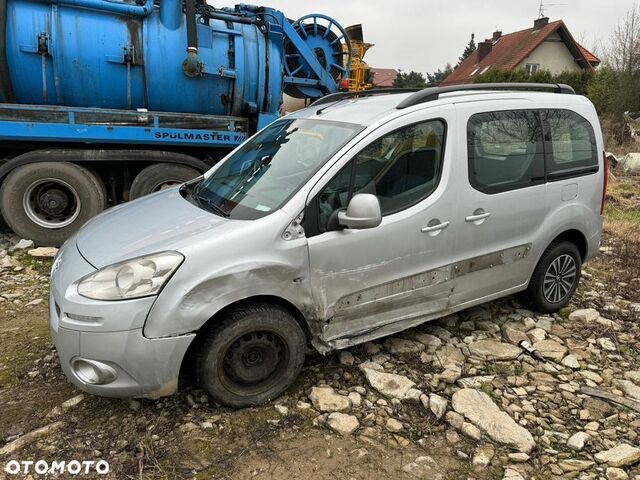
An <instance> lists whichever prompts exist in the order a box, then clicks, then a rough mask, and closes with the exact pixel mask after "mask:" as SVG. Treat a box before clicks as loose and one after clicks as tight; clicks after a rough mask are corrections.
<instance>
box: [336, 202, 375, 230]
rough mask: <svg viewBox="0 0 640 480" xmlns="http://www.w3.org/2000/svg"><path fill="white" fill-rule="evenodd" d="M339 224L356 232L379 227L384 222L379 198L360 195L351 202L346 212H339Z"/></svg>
mask: <svg viewBox="0 0 640 480" xmlns="http://www.w3.org/2000/svg"><path fill="white" fill-rule="evenodd" d="M338 222H339V223H340V225H342V226H344V227H347V228H352V229H355V230H360V229H365V228H375V227H377V226H378V225H380V222H382V211H381V210H380V201H379V200H378V197H376V196H375V195H372V194H370V193H358V194H357V195H355V196H354V197H353V198H352V199H351V201H350V202H349V205H348V206H347V211H346V212H344V211H341V212H338Z"/></svg>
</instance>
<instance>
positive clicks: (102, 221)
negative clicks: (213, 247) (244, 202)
mask: <svg viewBox="0 0 640 480" xmlns="http://www.w3.org/2000/svg"><path fill="white" fill-rule="evenodd" d="M238 222H239V221H238V220H229V219H227V218H222V217H220V216H218V215H215V214H214V213H211V212H207V211H205V210H202V209H201V208H198V207H197V206H195V205H193V204H192V203H190V202H189V201H187V200H186V199H184V198H183V197H182V195H180V192H179V190H178V189H177V188H175V189H173V188H172V189H170V190H164V191H162V192H158V193H156V194H153V195H149V196H146V197H143V198H140V199H138V200H134V201H133V202H128V203H125V204H123V205H119V206H117V207H114V208H112V209H109V210H107V211H105V212H104V213H102V214H100V215H98V216H97V217H95V218H94V219H92V220H91V221H89V222H88V223H87V224H86V225H85V226H84V227H82V228H81V229H80V231H79V232H78V233H77V236H76V243H77V246H78V250H80V253H81V254H82V256H83V257H84V258H85V259H86V260H87V261H88V262H89V263H91V264H92V265H93V266H94V267H96V268H102V267H105V266H107V265H111V264H113V263H116V262H119V261H122V260H127V259H129V258H134V257H139V256H142V255H146V254H149V253H156V252H161V251H164V250H176V251H181V250H182V249H183V247H185V246H186V245H188V244H189V243H191V244H193V242H194V238H193V237H194V236H196V235H201V234H203V233H205V232H211V231H212V230H219V229H221V227H225V226H227V227H228V226H230V225H232V224H235V223H238Z"/></svg>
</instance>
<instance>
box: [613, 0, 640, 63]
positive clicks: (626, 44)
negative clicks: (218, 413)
mask: <svg viewBox="0 0 640 480" xmlns="http://www.w3.org/2000/svg"><path fill="white" fill-rule="evenodd" d="M605 60H606V62H607V63H608V64H609V65H610V66H611V67H612V68H613V69H614V70H618V71H619V72H624V73H627V74H633V73H635V72H640V6H639V5H638V4H634V6H633V7H632V8H631V10H629V11H628V12H627V14H626V15H625V17H624V18H622V19H621V20H620V21H619V22H618V24H617V25H615V26H614V27H613V30H612V32H611V39H610V43H609V46H608V48H607V49H606V52H605Z"/></svg>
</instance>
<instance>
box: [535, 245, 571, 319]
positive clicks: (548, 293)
mask: <svg viewBox="0 0 640 480" xmlns="http://www.w3.org/2000/svg"><path fill="white" fill-rule="evenodd" d="M581 270H582V258H581V256H580V252H579V251H578V248H577V247H576V246H575V245H574V244H573V243H571V242H565V241H561V242H555V243H552V244H551V245H550V246H549V248H547V250H546V251H545V252H544V253H543V254H542V258H541V259H540V261H539V262H538V265H537V266H536V269H535V270H534V272H533V275H532V276H531V281H530V282H529V288H528V289H527V300H528V303H529V304H530V306H531V308H533V309H534V310H537V311H539V312H542V313H553V312H557V311H558V310H560V309H561V308H563V307H565V306H566V305H567V304H568V303H569V301H571V298H572V297H573V294H574V293H575V291H576V289H577V288H578V283H579V282H580V274H581Z"/></svg>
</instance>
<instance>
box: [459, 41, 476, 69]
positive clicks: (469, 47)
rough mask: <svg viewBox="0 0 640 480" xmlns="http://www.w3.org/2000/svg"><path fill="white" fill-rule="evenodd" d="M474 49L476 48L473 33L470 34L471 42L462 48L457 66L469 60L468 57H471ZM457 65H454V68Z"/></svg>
mask: <svg viewBox="0 0 640 480" xmlns="http://www.w3.org/2000/svg"><path fill="white" fill-rule="evenodd" d="M476 48H477V47H476V40H475V33H472V34H471V40H469V43H468V44H467V46H466V47H464V51H463V52H462V56H461V57H459V58H458V65H460V64H461V63H462V62H464V61H465V60H466V59H467V58H469V55H471V54H472V53H473V52H475V51H476ZM458 65H456V67H457V66H458Z"/></svg>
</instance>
